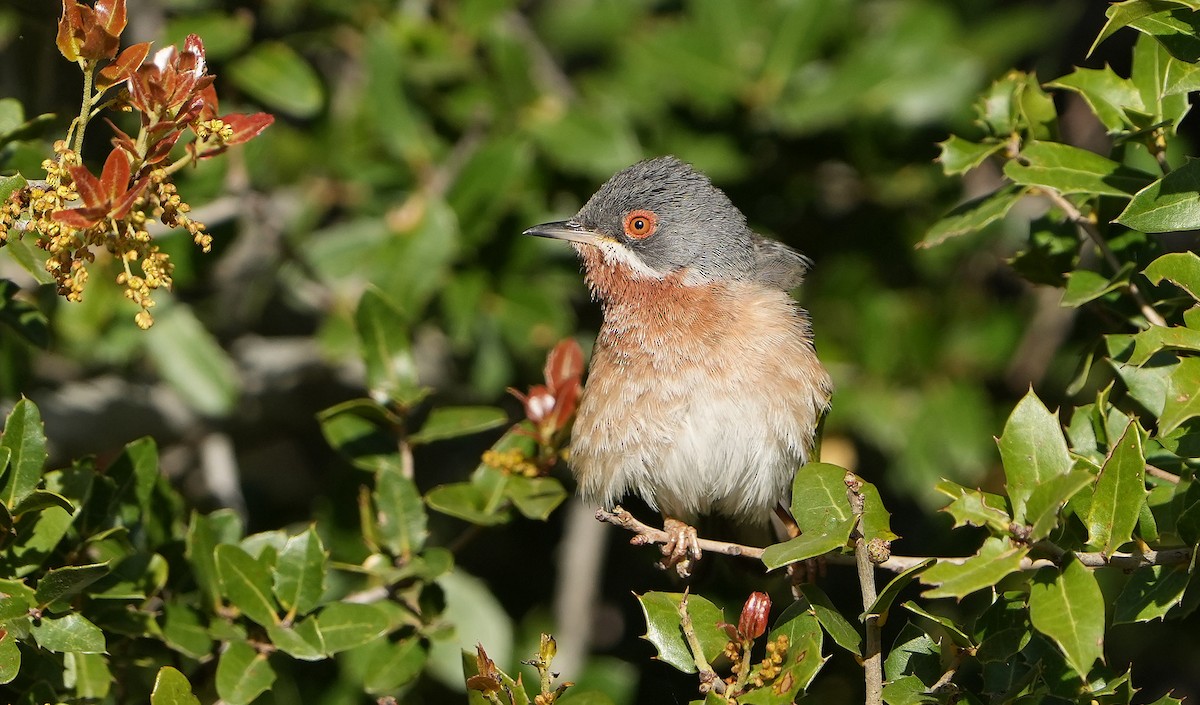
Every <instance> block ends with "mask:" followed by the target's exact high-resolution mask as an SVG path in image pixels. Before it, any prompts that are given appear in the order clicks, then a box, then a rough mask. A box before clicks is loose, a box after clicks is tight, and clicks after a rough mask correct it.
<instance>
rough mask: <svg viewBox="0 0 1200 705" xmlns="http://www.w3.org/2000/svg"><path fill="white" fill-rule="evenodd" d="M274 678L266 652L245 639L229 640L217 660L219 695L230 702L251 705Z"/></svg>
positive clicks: (231, 703)
mask: <svg viewBox="0 0 1200 705" xmlns="http://www.w3.org/2000/svg"><path fill="white" fill-rule="evenodd" d="M274 682H275V669H273V668H271V664H270V663H268V662H267V655H266V654H264V653H260V652H258V651H257V650H255V648H254V647H253V646H251V645H250V644H248V643H246V642H244V641H233V642H230V644H229V647H228V648H227V649H226V650H225V652H224V653H223V654H221V659H220V661H218V662H217V695H219V696H221V699H222V700H224V701H225V702H226V703H228V704H229V705H249V704H250V703H251V702H252V701H253V700H254V699H255V698H257V697H258V696H259V695H262V694H263V693H265V692H267V691H268V690H270V689H271V684H273V683H274Z"/></svg>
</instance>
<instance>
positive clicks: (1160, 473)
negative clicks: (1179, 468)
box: [1146, 463, 1179, 485]
mask: <svg viewBox="0 0 1200 705" xmlns="http://www.w3.org/2000/svg"><path fill="white" fill-rule="evenodd" d="M1146 474H1147V475H1149V476H1150V477H1157V478H1158V479H1160V480H1166V481H1167V482H1170V483H1171V484H1173V485H1178V484H1179V476H1178V475H1176V474H1175V473H1173V472H1167V471H1166V470H1163V469H1162V468H1158V467H1155V466H1153V465H1150V464H1148V463H1147V465H1146Z"/></svg>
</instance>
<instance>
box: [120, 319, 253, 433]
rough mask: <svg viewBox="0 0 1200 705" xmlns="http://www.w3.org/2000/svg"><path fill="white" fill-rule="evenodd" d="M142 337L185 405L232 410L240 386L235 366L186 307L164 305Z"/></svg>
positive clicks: (212, 412)
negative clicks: (152, 324)
mask: <svg viewBox="0 0 1200 705" xmlns="http://www.w3.org/2000/svg"><path fill="white" fill-rule="evenodd" d="M144 341H145V344H146V353H147V354H148V355H149V356H150V359H151V360H152V361H153V362H154V366H155V367H156V368H157V369H158V373H159V374H160V375H162V378H163V379H164V380H165V381H166V382H167V384H169V385H171V388H172V389H173V390H175V392H176V393H177V394H179V396H180V397H181V398H182V399H183V400H184V401H185V402H186V403H187V404H188V405H189V406H191V407H192V408H193V409H195V410H196V411H198V412H200V413H201V414H204V415H206V416H214V417H221V416H225V415H227V414H228V413H229V412H231V411H233V407H234V404H235V403H236V402H237V398H238V391H239V389H240V387H241V381H240V380H239V379H238V372H237V367H236V366H235V365H234V363H233V360H232V359H230V357H229V355H228V354H227V353H226V352H225V350H224V349H222V348H221V346H220V344H219V343H217V340H216V338H214V337H213V336H212V334H211V333H209V332H208V331H207V330H205V329H204V325H203V324H201V323H200V320H199V319H197V318H196V314H194V313H193V312H192V309H191V308H190V307H188V306H185V305H183V304H175V305H172V306H164V307H163V308H162V310H161V311H160V312H158V313H156V314H155V316H154V326H153V327H152V328H150V330H148V331H146V332H145V333H144Z"/></svg>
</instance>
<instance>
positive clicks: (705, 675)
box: [679, 590, 725, 693]
mask: <svg viewBox="0 0 1200 705" xmlns="http://www.w3.org/2000/svg"><path fill="white" fill-rule="evenodd" d="M679 627H680V628H681V629H682V630H683V638H684V639H686V640H687V644H688V648H689V649H691V651H692V659H693V660H694V661H695V662H696V670H697V671H698V672H699V675H700V692H701V693H707V692H708V691H710V690H715V691H716V692H718V693H724V692H725V681H723V680H721V678H720V676H718V675H717V672H716V671H714V670H713V668H712V666H711V665H709V663H708V659H706V658H705V657H704V647H703V646H701V645H700V637H698V636H696V628H695V627H694V626H693V625H692V614H691V613H690V612H688V591H687V590H684V592H683V597H682V598H681V599H680V600H679Z"/></svg>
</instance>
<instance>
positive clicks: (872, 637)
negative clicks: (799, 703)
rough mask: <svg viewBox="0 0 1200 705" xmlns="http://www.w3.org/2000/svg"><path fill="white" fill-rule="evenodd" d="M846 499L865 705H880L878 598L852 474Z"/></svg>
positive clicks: (857, 481) (857, 487) (861, 506)
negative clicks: (855, 576) (860, 625)
mask: <svg viewBox="0 0 1200 705" xmlns="http://www.w3.org/2000/svg"><path fill="white" fill-rule="evenodd" d="M845 482H846V496H847V497H848V498H849V499H850V510H851V511H852V512H853V513H854V530H853V531H851V532H850V538H851V539H853V541H854V563H855V565H856V566H857V568H858V585H859V589H860V590H861V592H862V603H863V618H862V620H863V628H864V631H865V633H866V639H865V642H864V649H863V659H862V666H863V677H864V680H865V682H866V690H867V695H866V700H865V703H866V705H883V639H882V635H881V633H880V626H879V615H878V614H872V613H871V605H873V604H875V599H876V598H877V597H878V596H879V595H878V592H877V591H876V586H875V566H874V564H873V563H872V562H871V556H870V555H868V551H867V539H866V537H864V536H863V532H862V515H863V510H864V503H865V500H864V498H863V494H862V480H860V479H858V477H857V476H855V475H854V473H851V472H847V473H846V480H845Z"/></svg>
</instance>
